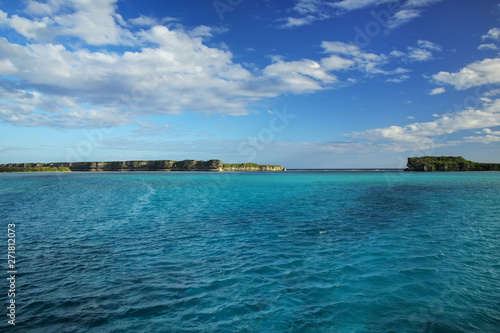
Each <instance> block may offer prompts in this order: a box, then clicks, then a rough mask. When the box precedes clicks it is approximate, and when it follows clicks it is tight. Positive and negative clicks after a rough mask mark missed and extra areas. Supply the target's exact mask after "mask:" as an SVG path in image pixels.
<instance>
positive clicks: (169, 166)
mask: <svg viewBox="0 0 500 333" xmlns="http://www.w3.org/2000/svg"><path fill="white" fill-rule="evenodd" d="M69 171H81V172H85V171H86V172H97V171H286V168H284V167H283V166H281V165H260V164H255V163H240V164H225V163H222V161H221V160H208V161H196V160H184V161H171V160H158V161H114V162H56V163H9V164H0V172H69Z"/></svg>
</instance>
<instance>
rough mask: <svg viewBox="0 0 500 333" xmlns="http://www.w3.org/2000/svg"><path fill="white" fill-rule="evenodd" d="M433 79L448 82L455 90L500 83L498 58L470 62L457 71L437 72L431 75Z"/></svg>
mask: <svg viewBox="0 0 500 333" xmlns="http://www.w3.org/2000/svg"><path fill="white" fill-rule="evenodd" d="M433 79H434V80H435V81H436V82H439V83H447V84H450V85H452V86H454V87H455V89H457V90H465V89H468V88H471V87H477V86H481V85H485V84H494V83H500V58H495V59H484V60H482V61H478V62H475V63H472V64H470V65H467V66H466V67H464V68H462V69H461V70H460V71H459V72H457V73H449V72H439V73H438V74H435V75H433Z"/></svg>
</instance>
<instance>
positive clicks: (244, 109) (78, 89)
mask: <svg viewBox="0 0 500 333" xmlns="http://www.w3.org/2000/svg"><path fill="white" fill-rule="evenodd" d="M499 19H500V4H499V2H498V1H489V0H481V1H473V0H280V1H276V0H275V1H271V0H255V1H250V0H245V1H243V0H178V1H174V0H168V1H164V0H162V1H159V0H157V1H153V0H142V1H135V0H44V1H35V0H21V1H10V0H9V1H7V0H0V163H23V162H45V163H47V162H80V161H116V160H163V159H170V160H184V159H195V160H208V159H221V160H222V161H223V162H226V163H243V162H244V163H248V162H253V163H261V164H280V165H284V166H285V167H287V168H404V167H405V164H406V160H407V158H408V157H412V156H424V155H439V156H441V155H454V156H457V155H461V156H463V157H465V158H467V159H470V160H474V161H477V162H500V85H499V83H500V22H499Z"/></svg>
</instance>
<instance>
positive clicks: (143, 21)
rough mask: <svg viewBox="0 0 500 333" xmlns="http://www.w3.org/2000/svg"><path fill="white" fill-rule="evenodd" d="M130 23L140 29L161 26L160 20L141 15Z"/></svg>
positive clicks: (130, 20)
mask: <svg viewBox="0 0 500 333" xmlns="http://www.w3.org/2000/svg"><path fill="white" fill-rule="evenodd" d="M128 22H130V23H131V24H132V25H135V26H138V27H151V26H155V25H158V24H159V22H158V19H156V18H154V17H151V16H145V15H140V16H138V17H136V18H131V19H129V20H128Z"/></svg>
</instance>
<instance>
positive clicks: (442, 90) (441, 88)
mask: <svg viewBox="0 0 500 333" xmlns="http://www.w3.org/2000/svg"><path fill="white" fill-rule="evenodd" d="M445 92H446V89H444V88H443V87H439V88H434V89H432V91H431V92H430V93H429V95H439V94H442V93H445Z"/></svg>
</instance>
